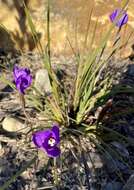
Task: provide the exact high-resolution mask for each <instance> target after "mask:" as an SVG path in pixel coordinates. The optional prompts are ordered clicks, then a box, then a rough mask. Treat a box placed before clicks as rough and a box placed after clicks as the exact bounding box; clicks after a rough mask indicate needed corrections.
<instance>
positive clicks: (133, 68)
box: [127, 64, 134, 77]
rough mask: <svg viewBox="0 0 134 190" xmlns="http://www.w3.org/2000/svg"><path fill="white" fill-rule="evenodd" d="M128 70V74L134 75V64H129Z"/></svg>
mask: <svg viewBox="0 0 134 190" xmlns="http://www.w3.org/2000/svg"><path fill="white" fill-rule="evenodd" d="M127 72H128V75H130V76H133V77H134V65H133V64H131V65H129V66H128V71H127Z"/></svg>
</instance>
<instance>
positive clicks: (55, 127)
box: [52, 124, 60, 144]
mask: <svg viewBox="0 0 134 190" xmlns="http://www.w3.org/2000/svg"><path fill="white" fill-rule="evenodd" d="M52 132H53V136H54V138H55V139H56V143H57V144H58V143H59V142H60V131H59V126H58V125H57V124H54V125H53V127H52Z"/></svg>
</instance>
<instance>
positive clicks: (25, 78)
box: [13, 65, 32, 94]
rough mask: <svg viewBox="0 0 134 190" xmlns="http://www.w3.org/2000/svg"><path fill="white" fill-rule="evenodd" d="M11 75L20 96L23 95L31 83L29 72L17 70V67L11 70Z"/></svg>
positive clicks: (21, 69) (25, 69)
mask: <svg viewBox="0 0 134 190" xmlns="http://www.w3.org/2000/svg"><path fill="white" fill-rule="evenodd" d="M13 75H14V81H15V85H16V88H17V89H18V91H19V92H20V93H21V94H25V92H24V91H25V90H26V89H27V88H28V87H29V86H30V85H31V83H32V76H31V74H30V70H29V69H27V68H19V67H18V66H17V65H15V66H14V68H13Z"/></svg>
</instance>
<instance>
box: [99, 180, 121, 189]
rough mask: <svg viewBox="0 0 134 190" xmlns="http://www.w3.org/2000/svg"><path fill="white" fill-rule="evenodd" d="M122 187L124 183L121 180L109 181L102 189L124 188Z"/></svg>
mask: <svg viewBox="0 0 134 190" xmlns="http://www.w3.org/2000/svg"><path fill="white" fill-rule="evenodd" d="M122 187H123V185H122V183H120V182H109V183H107V184H106V185H105V187H104V188H103V189H102V190H122Z"/></svg>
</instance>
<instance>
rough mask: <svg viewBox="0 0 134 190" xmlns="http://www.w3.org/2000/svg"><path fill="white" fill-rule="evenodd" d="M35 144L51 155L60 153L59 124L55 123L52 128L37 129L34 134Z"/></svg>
mask: <svg viewBox="0 0 134 190" xmlns="http://www.w3.org/2000/svg"><path fill="white" fill-rule="evenodd" d="M32 141H33V142H34V144H35V146H36V147H37V148H39V149H41V150H43V151H45V152H46V153H47V155H48V156H50V157H57V156H59V155H60V149H59V147H58V144H59V143H60V134H59V126H58V125H57V124H54V125H53V126H52V130H50V129H48V130H43V131H37V132H35V133H34V134H33V136H32Z"/></svg>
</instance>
